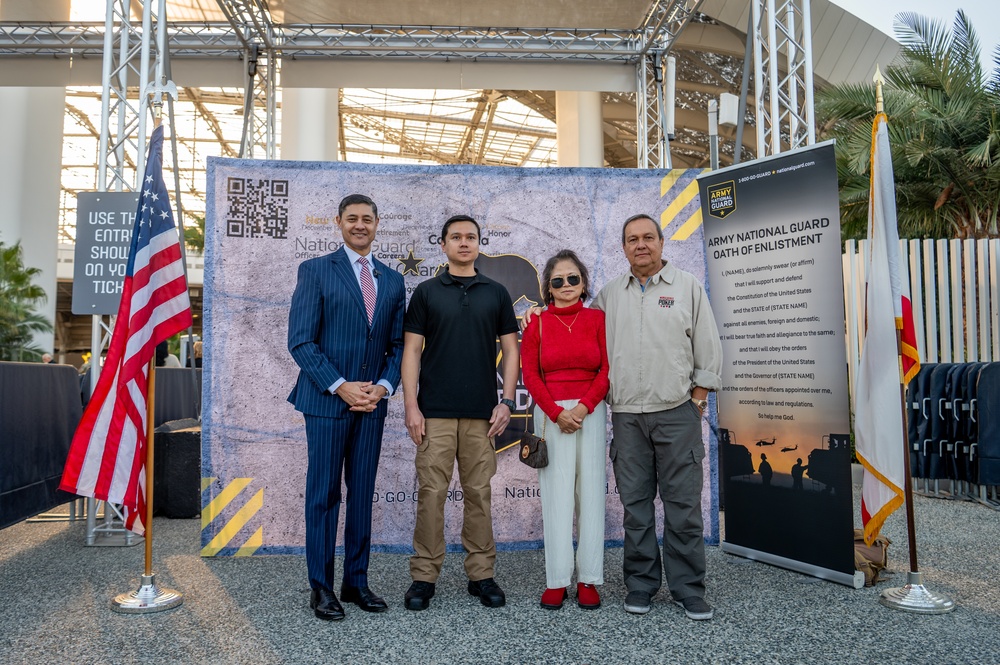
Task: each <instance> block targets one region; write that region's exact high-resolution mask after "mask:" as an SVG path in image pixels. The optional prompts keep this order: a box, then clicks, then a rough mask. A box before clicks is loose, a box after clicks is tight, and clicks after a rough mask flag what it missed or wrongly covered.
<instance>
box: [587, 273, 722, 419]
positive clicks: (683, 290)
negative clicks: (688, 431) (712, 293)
mask: <svg viewBox="0 0 1000 665" xmlns="http://www.w3.org/2000/svg"><path fill="white" fill-rule="evenodd" d="M591 306H592V307H596V308H597V309H600V310H603V311H604V313H605V315H606V322H607V343H608V362H609V364H610V365H611V374H610V378H611V390H610V391H609V392H608V396H607V398H606V399H607V402H608V404H610V405H611V410H612V411H614V412H618V413H653V412H656V411H665V410H667V409H672V408H674V407H677V406H680V405H681V404H683V403H684V402H685V401H687V400H689V399H691V390H692V388H694V387H695V386H701V387H702V388H708V389H709V390H718V389H719V388H720V387H721V385H722V378H721V376H720V373H721V371H722V344H721V342H720V341H719V329H718V327H717V326H716V323H715V316H714V315H713V314H712V309H711V307H710V306H709V303H708V296H707V295H706V294H705V289H704V287H703V286H702V285H701V283H700V282H699V281H698V280H697V279H695V277H694V275H692V274H690V273H688V272H685V271H683V270H678V269H677V268H675V267H674V266H673V265H671V264H669V263H665V264H664V266H663V269H662V270H660V272H658V273H656V274H655V275H653V276H652V277H650V278H649V280H648V281H647V282H646V288H645V290H643V288H642V286H641V285H640V284H639V280H638V279H637V278H636V277H635V276H634V275H632V273H631V272H629V273H627V274H625V275H622V276H621V277H618V278H616V279H614V280H612V281H611V282H609V283H608V284H606V285H605V287H604V288H603V289H601V292H600V293H598V294H597V297H596V298H595V299H594V302H593V303H592V305H591Z"/></svg>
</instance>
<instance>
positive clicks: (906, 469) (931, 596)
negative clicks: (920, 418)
mask: <svg viewBox="0 0 1000 665" xmlns="http://www.w3.org/2000/svg"><path fill="white" fill-rule="evenodd" d="M873 80H874V82H875V112H876V115H881V114H883V113H885V100H884V98H883V96H882V85H883V84H884V83H885V79H884V78H883V77H882V72H881V71H880V70H879V68H878V65H876V66H875V76H874V78H873ZM872 168H874V165H873V166H872ZM873 186H874V182H873ZM892 223H893V224H895V223H896V220H892ZM896 362H897V365H898V368H899V409H900V418H901V420H902V423H903V441H902V444H903V501H904V505H905V510H906V534H907V542H908V545H909V550H910V571H909V572H908V573H907V574H906V585H905V586H902V587H896V588H892V589H886V590H885V591H883V592H882V593H881V595H880V596H879V602H880V603H881V604H882V605H885V606H886V607H890V608H892V609H896V610H903V611H904V612H914V613H917V614H945V613H947V612H951V611H952V610H954V609H955V601H953V600H952V599H951V598H950V597H949V596H947V595H945V594H943V593H940V592H934V591H931V590H929V589H928V588H927V587H925V586H924V581H923V574H922V573H921V572H920V569H919V568H918V566H917V533H916V523H915V520H914V518H913V481H912V479H911V478H910V444H909V441H908V440H907V432H908V431H909V430H908V422H907V420H908V418H907V413H906V381H905V378H904V375H903V339H902V331H901V330H899V329H898V328H897V329H896Z"/></svg>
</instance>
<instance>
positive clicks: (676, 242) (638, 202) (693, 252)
mask: <svg viewBox="0 0 1000 665" xmlns="http://www.w3.org/2000/svg"><path fill="white" fill-rule="evenodd" d="M700 173H701V171H699V170H688V171H638V170H605V169H499V168H487V167H466V166H455V167H442V166H435V167H417V166H384V165H372V164H347V163H336V162H334V163H326V162H323V163H320V162H292V161H250V160H236V159H216V158H213V159H210V161H209V166H208V191H209V202H208V212H207V222H206V238H205V310H204V316H205V321H204V332H205V340H206V346H205V349H206V350H205V359H204V373H203V376H204V409H203V411H204V413H203V418H204V422H203V427H202V431H203V444H202V445H203V453H202V465H203V477H204V478H203V484H202V486H203V496H202V505H203V512H202V524H203V531H202V546H203V549H202V554H203V555H205V556H215V555H248V554H277V553H301V552H303V551H304V544H305V520H304V516H303V495H304V492H305V477H306V436H305V423H304V420H303V418H302V415H301V414H300V413H298V412H296V411H295V410H294V409H293V408H292V406H291V405H290V404H289V403H288V402H287V401H286V397H287V396H288V393H289V391H290V390H291V387H292V385H293V383H294V381H295V377H296V374H297V372H298V369H297V367H296V365H295V363H294V361H293V360H292V358H291V356H290V355H289V354H288V351H287V326H288V308H289V303H290V301H291V295H292V291H293V289H294V287H295V280H296V271H297V267H298V265H299V263H301V262H302V261H303V260H305V259H308V258H312V257H315V256H320V255H323V254H327V253H329V252H332V251H334V250H336V249H337V248H339V247H340V245H341V235H340V231H339V229H338V228H337V226H336V224H335V222H334V218H335V216H336V214H337V210H336V207H337V204H338V203H339V201H340V199H341V198H342V197H343V196H345V195H347V194H351V193H362V194H367V195H369V196H371V197H372V198H373V199H374V200H375V201H376V203H377V204H378V207H379V215H380V217H381V224H380V225H379V228H378V233H377V237H376V241H375V244H374V245H373V251H374V252H375V255H376V257H377V258H378V259H380V260H381V261H383V262H385V263H386V264H388V265H389V266H390V267H392V268H393V269H395V270H398V271H399V272H400V273H402V274H403V275H404V278H405V281H406V288H407V293H408V294H409V293H412V291H413V289H414V288H415V287H416V285H417V284H419V283H420V282H422V281H423V280H425V279H428V278H430V277H431V276H432V275H434V273H435V272H436V271H437V270H438V268H439V266H440V265H441V264H442V263H444V262H445V261H446V259H445V257H444V254H443V253H442V251H441V248H440V246H439V245H438V234H439V233H440V229H441V226H442V224H443V222H444V220H445V219H447V218H448V217H450V216H451V215H454V214H458V213H465V214H470V215H472V216H473V217H475V218H476V219H477V220H478V221H479V222H480V224H481V225H482V241H481V245H482V246H481V250H482V257H481V259H480V263H479V264H478V265H479V267H480V269H481V270H482V271H483V272H484V273H485V274H487V275H490V276H491V277H493V278H495V279H497V280H498V281H501V282H502V283H503V284H504V285H505V286H506V287H507V288H508V289H509V290H510V292H511V297H512V299H513V300H514V301H515V309H516V310H517V313H518V315H520V314H521V313H522V312H523V311H524V310H525V309H527V307H529V306H530V305H531V304H533V303H535V302H537V301H538V300H539V295H538V290H539V283H538V280H539V276H538V273H539V271H540V270H541V269H542V267H543V266H544V264H545V261H546V260H547V259H548V257H550V256H552V255H553V254H554V253H555V252H556V251H558V250H560V249H563V248H569V249H573V250H574V251H576V252H577V254H578V255H579V256H580V258H581V259H582V260H583V261H584V262H585V263H586V264H587V266H588V268H589V269H590V273H591V280H592V282H593V286H594V287H595V289H599V288H600V287H601V286H603V285H604V284H605V283H606V282H607V281H608V280H610V279H612V278H613V277H615V276H617V275H619V274H621V273H623V272H624V271H625V270H627V268H628V264H627V262H626V260H625V256H624V254H623V252H622V249H621V224H622V222H623V221H624V220H625V219H627V218H628V217H629V216H631V215H633V214H635V213H637V212H647V213H649V214H651V215H653V216H654V217H655V218H660V219H661V220H662V224H663V226H664V233H665V235H666V237H667V239H668V241H667V243H666V248H665V252H664V253H665V256H666V258H667V259H668V260H670V261H672V262H674V263H675V264H676V265H677V266H678V267H680V268H682V269H684V270H687V271H689V272H691V273H693V274H694V275H696V276H697V277H698V278H699V279H701V280H702V281H704V279H705V249H704V241H703V235H702V231H701V212H700V208H699V205H698V185H697V182H696V181H695V178H696V177H697V176H698V175H699V174H700ZM595 293H596V290H595ZM498 380H499V379H498ZM517 404H518V412H517V413H516V414H515V416H516V417H515V419H514V420H512V421H511V426H510V428H509V432H508V434H507V435H506V436H505V437H503V438H502V439H501V440H500V441H499V442H498V444H497V449H498V452H497V454H498V456H499V459H498V472H497V476H496V478H494V480H493V516H494V531H495V535H496V539H497V542H498V544H499V547H500V548H501V549H504V548H506V549H512V548H524V547H540V546H541V538H542V521H541V506H540V500H539V494H538V479H537V475H536V472H535V471H534V470H533V469H530V468H528V467H526V466H524V465H523V464H521V463H520V462H518V460H517V459H516V450H512V449H509V448H510V447H512V446H513V445H514V444H515V443H516V442H517V436H516V432H515V430H517V429H521V428H523V426H524V420H523V418H524V417H525V416H524V415H523V414H524V412H525V411H526V410H528V409H530V407H531V406H532V403H531V399H530V397H529V396H528V394H527V391H526V390H524V387H523V385H520V384H519V386H518V390H517ZM517 416H520V417H519V418H518V417H517ZM609 435H610V428H609ZM709 435H710V432H709V427H708V426H707V424H706V428H705V440H706V446H707V447H708V456H707V458H708V459H709V461H710V464H706V465H705V485H704V490H703V510H704V513H705V537H706V539H707V540H708V542H710V543H717V542H718V540H719V523H718V500H717V495H718V493H717V486H716V479H717V477H718V474H717V473H716V467H717V454H716V442H715V441H714V440H710V436H709ZM609 440H610V439H609ZM413 458H414V445H413V443H412V442H411V441H410V439H409V437H408V436H407V434H406V429H405V427H404V423H403V403H402V393H401V392H397V393H396V395H395V396H393V397H392V399H391V402H390V405H389V415H388V417H387V419H386V427H385V438H384V442H383V446H382V457H381V460H380V466H379V473H378V480H377V483H376V495H375V497H374V501H375V509H374V517H373V525H372V527H373V534H372V535H373V539H372V542H373V547H374V548H375V549H376V550H380V551H398V552H405V551H410V545H411V541H412V534H413V523H414V515H415V510H416V501H415V499H416V489H417V484H416V477H415V473H414V468H413ZM607 491H608V510H607V525H606V526H607V530H606V534H607V539H608V541H609V543H620V542H621V539H622V508H621V503H620V501H619V499H618V496H617V488H616V485H615V480H614V474H613V473H612V471H611V466H610V463H609V464H608V489H607ZM345 496H346V494H345ZM461 499H462V492H461V487H460V485H459V483H458V478H457V473H456V477H455V478H454V479H453V483H452V492H451V493H450V495H449V499H448V502H447V504H446V515H445V517H446V520H445V536H446V539H447V541H448V543H449V547H450V548H451V549H460V548H461V545H460V530H461V523H462V521H461V520H462V511H461V508H462V502H461ZM342 524H343V519H341V525H342ZM661 524H662V516H661ZM342 528H343V526H341V529H342ZM338 542H340V541H339V540H338Z"/></svg>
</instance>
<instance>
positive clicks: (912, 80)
mask: <svg viewBox="0 0 1000 665" xmlns="http://www.w3.org/2000/svg"><path fill="white" fill-rule="evenodd" d="M896 37H897V39H898V40H899V42H900V43H901V44H902V46H903V50H902V52H901V54H900V56H899V57H898V58H897V60H896V61H895V62H894V63H893V64H892V65H890V66H889V67H888V68H887V69H886V73H885V77H886V80H887V85H886V86H885V88H884V90H883V92H884V97H885V111H886V115H887V116H888V117H889V140H890V143H891V145H892V163H893V170H894V172H895V176H896V204H897V209H898V218H899V229H900V236H902V237H931V238H943V237H955V238H982V237H998V236H1000V234H998V231H997V216H998V212H1000V48H998V49H997V50H996V52H995V54H994V68H993V71H992V72H990V74H989V77H987V76H986V75H985V74H984V71H983V67H982V65H981V64H980V59H979V55H980V46H979V40H978V38H977V37H976V33H975V30H973V28H972V25H971V24H970V23H969V20H968V18H967V17H966V15H965V13H964V12H963V11H961V10H959V11H958V12H957V13H956V15H955V22H954V26H953V28H952V30H950V31H949V30H948V29H947V27H945V26H944V25H943V24H941V23H939V22H937V21H933V20H930V19H927V18H925V17H922V16H919V15H917V14H913V13H904V14H899V15H897V16H896ZM874 115H875V87H874V85H873V84H863V85H858V84H844V85H838V86H831V87H828V88H825V89H822V90H819V91H817V117H819V118H820V123H819V124H820V133H821V134H822V135H824V137H825V138H836V139H837V170H838V175H839V177H840V202H841V219H842V223H843V226H842V229H843V233H844V236H845V237H847V238H859V237H864V235H865V230H866V223H867V217H868V176H869V161H870V151H871V125H872V120H873V119H874Z"/></svg>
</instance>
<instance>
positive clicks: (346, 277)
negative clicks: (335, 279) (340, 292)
mask: <svg viewBox="0 0 1000 665" xmlns="http://www.w3.org/2000/svg"><path fill="white" fill-rule="evenodd" d="M330 258H331V260H332V261H333V266H334V270H335V271H336V272H337V274H338V275H339V276H340V279H341V280H343V282H344V288H346V289H347V291H348V292H349V293H350V294H351V295H352V296H354V302H355V303H357V305H358V307H360V308H361V313H362V314H364V316H365V320H366V321H367V320H368V310H366V309H365V298H364V296H363V295H361V286H360V285H359V284H358V278H357V276H356V275H355V274H354V266H352V265H351V261H350V259H348V258H347V252H345V251H344V248H343V247H341V248H340V249H338V250H337V251H336V252H334V253H333V254H331V255H330Z"/></svg>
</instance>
